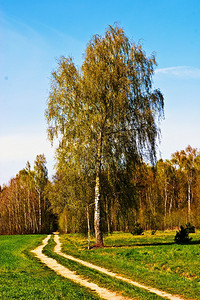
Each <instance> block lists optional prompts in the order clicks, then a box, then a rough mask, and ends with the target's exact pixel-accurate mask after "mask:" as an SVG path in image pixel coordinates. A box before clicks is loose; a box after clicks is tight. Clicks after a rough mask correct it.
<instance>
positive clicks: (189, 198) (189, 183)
mask: <svg viewBox="0 0 200 300" xmlns="http://www.w3.org/2000/svg"><path fill="white" fill-rule="evenodd" d="M190 216H191V180H190V179H189V180H188V222H190Z"/></svg>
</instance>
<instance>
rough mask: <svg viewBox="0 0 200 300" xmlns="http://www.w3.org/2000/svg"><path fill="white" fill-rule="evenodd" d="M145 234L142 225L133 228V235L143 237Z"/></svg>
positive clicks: (137, 224)
mask: <svg viewBox="0 0 200 300" xmlns="http://www.w3.org/2000/svg"><path fill="white" fill-rule="evenodd" d="M143 232H144V229H143V228H142V227H141V225H140V223H136V224H135V227H134V228H133V231H131V233H132V234H133V235H142V234H143Z"/></svg>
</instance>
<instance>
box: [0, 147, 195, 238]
mask: <svg viewBox="0 0 200 300" xmlns="http://www.w3.org/2000/svg"><path fill="white" fill-rule="evenodd" d="M101 176H102V178H101V181H102V182H103V184H102V187H101V188H102V198H101V206H102V227H103V232H104V233H106V232H112V231H126V232H129V231H130V232H131V231H132V230H133V228H134V226H135V224H136V223H140V224H141V227H142V228H143V229H144V230H156V229H159V230H166V229H174V228H177V227H179V226H180V225H181V224H185V223H188V222H191V223H192V224H194V226H196V227H197V228H200V220H199V214H200V152H199V151H197V149H195V148H192V147H191V146H188V147H187V148H186V149H185V150H181V151H177V152H175V153H173V154H172V155H171V159H170V160H165V161H163V160H162V159H160V160H158V161H157V163H156V165H155V166H151V165H149V164H148V163H145V162H144V161H142V162H140V163H139V162H138V163H137V164H134V163H133V165H129V166H128V168H127V169H124V170H120V171H118V172H117V173H116V174H114V175H111V174H106V173H105V172H102V175H101ZM74 186H75V188H74ZM94 187H95V180H94V176H89V175H88V177H87V182H86V181H85V178H83V177H81V176H75V175H73V174H72V173H71V174H66V173H65V172H62V170H59V171H57V172H56V175H55V176H54V178H53V180H52V181H49V180H48V171H47V168H46V159H45V156H44V155H38V156H37V157H36V160H35V163H34V166H33V170H31V166H30V164H29V163H27V165H26V166H25V168H24V169H23V170H20V171H19V173H18V174H17V175H16V177H15V178H13V179H11V180H10V182H9V184H8V185H7V186H3V187H1V193H0V207H1V211H0V234H25V233H41V232H43V233H46V232H51V231H53V230H55V229H57V225H58V226H59V230H60V231H62V232H65V233H70V232H73V233H74V232H81V233H87V229H88V227H87V225H88V221H89V223H90V227H91V232H94V217H93V215H94V214H93V211H94V205H93V204H94ZM88 214H89V217H88ZM88 218H89V220H88Z"/></svg>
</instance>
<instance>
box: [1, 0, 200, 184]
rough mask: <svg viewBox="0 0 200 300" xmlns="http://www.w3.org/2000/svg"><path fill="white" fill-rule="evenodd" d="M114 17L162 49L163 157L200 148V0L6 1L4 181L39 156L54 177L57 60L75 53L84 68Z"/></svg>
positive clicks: (152, 48) (158, 77)
mask: <svg viewBox="0 0 200 300" xmlns="http://www.w3.org/2000/svg"><path fill="white" fill-rule="evenodd" d="M114 22H118V23H119V24H120V26H122V27H123V28H124V30H125V32H126V34H127V35H128V36H129V37H130V38H131V39H132V40H133V41H135V42H136V43H137V42H139V41H140V42H141V43H142V45H143V48H144V50H145V51H146V53H147V54H148V55H150V54H151V53H152V52H155V53H156V60H157V63H158V66H157V68H156V70H155V76H154V85H155V87H157V88H160V89H161V91H162V92H163V94H164V97H165V120H164V121H163V122H162V124H161V130H162V142H161V144H160V146H159V149H160V152H161V155H162V158H164V159H167V158H170V156H171V154H172V153H173V152H175V151H176V150H180V149H184V148H186V146H187V145H188V144H190V145H191V146H192V147H196V148H200V1H199V0H190V1H189V0H168V1H166V0H159V1H157V0H151V1H149V0H143V1H141V0H140V1H139V0H123V1H122V0H121V1H118V0H115V1H113V0H107V1H104V0H101V1H100V0H99V1H94V0H93V1H87V0H85V1H80V0H78V1H76V0H73V1H70V0H56V1H55V0H34V1H25V0H17V1H16V0H0V41H1V43H0V91H1V92H0V185H2V184H3V183H8V181H9V179H10V178H12V177H14V176H15V175H16V173H17V172H18V171H19V170H20V169H22V168H24V167H25V164H26V162H27V161H30V163H31V165H32V166H33V163H34V159H35V157H36V155H37V154H42V153H44V154H45V156H46V158H47V162H48V164H47V167H48V169H49V175H50V176H51V175H52V174H53V172H54V171H53V165H54V160H53V156H54V149H53V148H51V145H50V143H49V142H48V141H47V135H46V127H47V125H46V121H45V117H44V111H45V108H46V105H47V104H46V103H47V98H48V91H49V79H50V74H51V72H52V71H53V69H55V68H56V58H59V57H60V56H61V55H64V56H69V55H70V56H72V57H73V58H74V60H75V63H76V64H77V65H78V66H80V65H81V63H82V59H83V54H84V50H85V48H86V46H87V42H88V41H89V39H90V38H91V36H92V35H93V34H103V33H104V32H105V28H106V27H107V26H108V25H109V24H111V25H113V24H114ZM158 158H160V155H159V154H158Z"/></svg>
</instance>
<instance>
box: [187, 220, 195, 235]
mask: <svg viewBox="0 0 200 300" xmlns="http://www.w3.org/2000/svg"><path fill="white" fill-rule="evenodd" d="M186 228H187V229H188V232H189V233H195V226H194V225H192V224H191V223H190V222H189V223H187V224H186Z"/></svg>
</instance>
